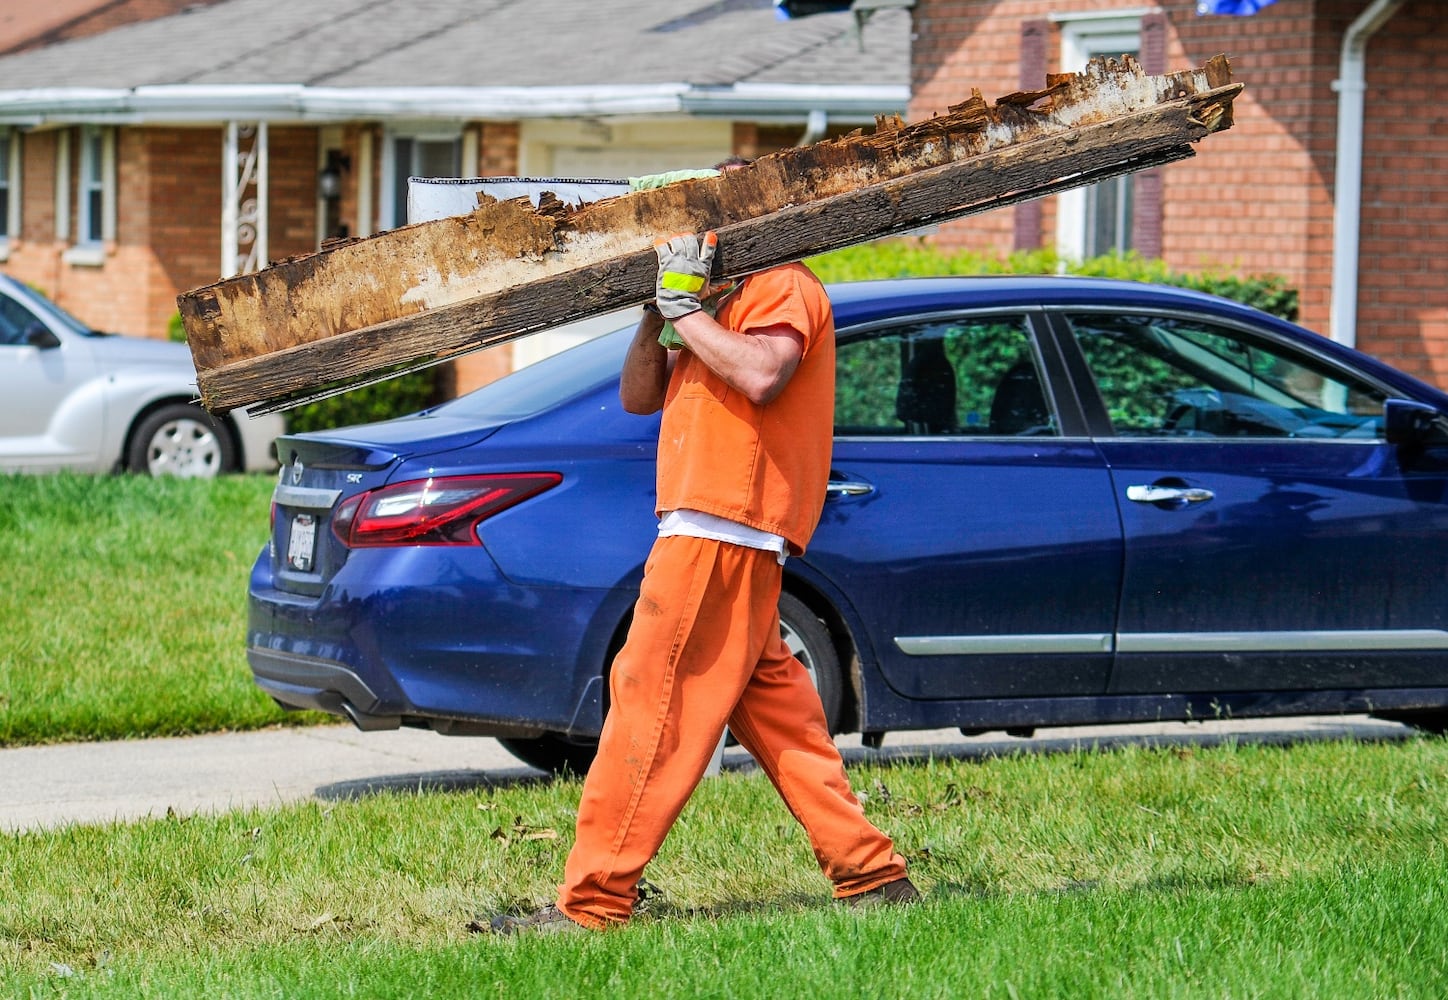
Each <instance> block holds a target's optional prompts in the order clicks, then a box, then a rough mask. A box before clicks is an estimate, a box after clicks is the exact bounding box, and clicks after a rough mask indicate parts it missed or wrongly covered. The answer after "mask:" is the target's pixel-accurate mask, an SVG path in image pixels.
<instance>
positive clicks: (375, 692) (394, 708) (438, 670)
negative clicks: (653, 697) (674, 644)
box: [247, 551, 626, 737]
mask: <svg viewBox="0 0 1448 1000" xmlns="http://www.w3.org/2000/svg"><path fill="white" fill-rule="evenodd" d="M357 555H364V558H358V559H354V560H351V561H349V565H348V566H346V567H345V568H344V569H343V571H342V572H341V573H339V574H338V576H337V577H334V578H333V579H332V580H331V581H330V582H329V583H328V584H327V585H326V586H325V587H324V588H323V593H322V594H321V595H320V596H317V597H310V596H307V595H301V594H295V593H289V592H286V591H282V590H279V589H277V588H276V586H275V585H274V581H273V579H272V575H271V571H270V568H269V566H268V565H267V563H268V562H269V560H268V557H267V554H266V553H263V554H262V557H261V559H260V560H258V565H257V566H256V567H254V569H253V573H252V579H251V587H250V591H249V604H248V619H249V620H248V627H247V660H248V662H249V663H250V665H251V669H252V673H253V676H254V679H255V682H256V684H257V686H258V687H260V688H261V689H262V690H263V691H265V692H266V693H267V694H269V695H270V696H271V697H272V698H273V699H274V700H276V701H277V702H278V703H279V704H281V705H283V706H284V707H287V708H294V709H313V710H319V711H323V712H328V713H331V714H334V715H341V716H345V717H346V718H348V719H351V720H352V722H353V723H354V724H355V725H357V726H358V727H359V728H361V729H364V730H370V729H390V728H396V727H398V726H399V725H401V726H421V727H427V728H433V729H438V730H439V731H442V732H456V733H469V734H478V735H492V736H528V735H538V734H541V733H544V732H551V733H562V734H569V735H578V736H589V737H591V736H596V735H597V734H598V731H599V729H600V728H601V726H602V710H603V706H602V702H603V684H602V673H603V665H604V664H605V663H606V662H607V654H608V649H609V646H610V643H611V641H612V634H613V632H614V630H615V629H616V627H617V624H618V620H619V617H620V616H621V615H622V614H623V613H624V612H625V611H626V606H625V607H624V608H622V609H620V608H618V607H614V606H613V604H614V603H616V602H612V596H611V592H609V591H600V590H588V589H572V588H547V587H537V588H534V587H518V586H516V585H513V584H509V583H507V582H506V581H502V580H501V579H497V578H494V579H491V580H489V581H487V585H486V586H484V585H482V581H479V580H477V579H476V578H474V579H473V580H472V581H461V580H460V579H459V567H458V565H457V563H451V564H448V563H447V562H446V560H447V555H446V553H443V552H441V551H433V552H430V553H429V552H416V553H412V554H411V555H410V556H409V559H411V560H413V561H414V562H413V564H412V565H410V566H407V567H406V572H407V573H408V574H409V575H410V576H412V577H414V578H422V579H429V580H434V581H438V582H436V583H433V584H431V585H410V586H400V585H397V584H394V583H392V582H390V578H391V577H392V576H395V574H394V573H391V572H389V570H391V569H394V568H395V566H394V564H392V563H389V562H387V561H385V560H381V559H378V560H376V561H372V562H369V560H368V559H366V558H365V555H366V553H354V557H355V556H357ZM403 561H404V562H406V561H407V560H403ZM611 602H612V603H611Z"/></svg>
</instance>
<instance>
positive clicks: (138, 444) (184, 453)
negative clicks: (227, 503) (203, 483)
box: [126, 403, 236, 479]
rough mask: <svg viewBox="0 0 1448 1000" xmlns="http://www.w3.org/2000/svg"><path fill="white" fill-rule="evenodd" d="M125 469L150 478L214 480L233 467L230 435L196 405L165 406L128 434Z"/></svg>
mask: <svg viewBox="0 0 1448 1000" xmlns="http://www.w3.org/2000/svg"><path fill="white" fill-rule="evenodd" d="M126 468H127V469H129V470H130V471H131V472H136V473H140V474H142V475H149V476H178V477H181V478H184V479H214V478H215V477H217V476H219V475H221V474H222V473H223V472H231V471H233V470H234V469H235V468H236V445H235V443H234V442H233V441H232V440H231V432H230V431H229V430H227V428H226V426H225V425H224V424H222V423H221V422H220V421H219V420H217V419H216V418H215V417H213V416H212V415H211V414H209V413H207V412H206V411H205V410H204V409H202V408H201V407H199V406H194V405H191V404H189V403H168V404H167V405H165V406H162V407H158V408H157V409H155V410H152V411H151V412H150V413H148V414H146V416H145V417H143V418H142V419H141V420H140V421H139V422H138V423H137V424H136V426H135V429H134V430H133V431H132V432H131V441H130V447H129V448H128V450H127V453H126Z"/></svg>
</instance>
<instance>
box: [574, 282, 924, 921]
mask: <svg viewBox="0 0 1448 1000" xmlns="http://www.w3.org/2000/svg"><path fill="white" fill-rule="evenodd" d="M717 319H718V321H719V323H720V325H722V326H724V327H725V328H727V329H729V330H733V331H735V332H737V333H740V334H744V333H747V332H748V331H749V330H751V329H759V328H764V327H769V326H775V325H778V324H781V323H782V324H786V325H788V326H790V327H793V328H794V329H795V330H797V331H799V333H800V334H802V335H803V336H804V338H805V345H804V354H803V356H802V358H801V360H800V363H799V366H798V367H797V368H796V370H795V372H794V374H793V375H792V376H791V378H790V380H789V382H788V383H787V384H786V385H785V387H784V389H783V391H782V392H781V393H780V394H779V395H778V396H777V397H776V398H775V399H774V400H772V401H771V402H770V403H768V404H766V405H763V406H759V405H756V404H754V403H752V402H751V401H749V400H748V399H746V398H745V397H744V396H743V394H742V393H739V392H738V391H736V390H734V389H731V388H730V387H729V386H728V385H727V384H726V383H725V382H724V381H723V380H721V379H720V378H719V377H718V376H717V375H715V374H714V373H713V372H712V371H710V370H709V369H708V368H707V367H706V366H705V365H704V364H703V362H701V361H699V360H698V358H696V357H695V356H694V355H693V354H692V353H691V352H690V351H688V349H687V348H686V349H684V350H683V351H681V352H680V354H679V356H678V359H677V361H676V362H675V367H674V371H673V374H672V376H671V378H670V382H669V386H668V390H667V393H666V396H665V401H664V411H663V423H662V426H661V428H660V432H659V456H658V512H659V513H660V514H663V513H666V512H668V511H671V510H680V509H686V510H696V511H702V512H704V513H708V514H713V515H716V516H719V517H724V518H727V519H728V520H731V521H734V522H737V523H739V524H744V525H747V526H749V527H752V528H755V529H758V530H761V531H765V532H770V533H772V534H777V535H781V536H783V537H784V538H785V540H786V542H787V543H788V545H789V548H790V550H791V551H792V552H793V553H794V554H796V555H798V554H800V553H803V552H804V549H805V546H806V544H807V543H808V541H809V538H810V535H811V534H813V532H814V528H815V525H816V524H817V523H818V521H819V516H820V510H821V505H822V503H823V500H824V496H825V485H826V481H827V479H828V477H829V464H830V449H831V439H832V433H833V417H834V376H835V345H834V317H833V313H832V312H831V309H830V305H829V299H828V297H827V296H826V295H825V292H824V289H823V288H822V287H821V286H820V284H819V282H818V281H817V280H816V279H815V277H814V275H813V274H811V273H810V272H809V271H808V270H807V269H806V268H804V267H803V266H801V265H797V264H794V265H787V266H784V267H779V268H774V269H771V270H769V271H765V272H761V273H760V274H756V275H753V276H751V277H750V278H748V279H747V280H746V281H745V282H744V283H743V285H742V286H741V287H740V288H739V290H738V291H736V292H735V293H734V294H733V295H732V296H731V297H730V298H728V299H727V300H725V302H724V304H723V305H722V306H721V308H720V310H719V313H718V316H717ZM781 579H782V568H781V566H780V564H779V560H778V558H777V557H776V555H775V554H774V553H772V552H769V551H766V550H763V549H755V548H749V547H746V546H742V545H736V544H732V543H729V542H720V541H715V540H712V539H704V538H695V537H691V536H673V537H661V538H659V539H658V540H657V541H656V542H655V543H654V547H653V549H652V551H651V552H650V554H649V559H648V562H647V563H646V564H645V567H644V579H643V583H642V585H641V587H640V593H639V600H638V603H637V605H636V606H635V609H634V618H633V623H632V625H631V627H630V629H629V634H628V639H627V640H626V642H625V643H624V647H623V649H622V650H621V651H620V652H619V654H618V656H617V658H616V659H615V660H614V663H613V669H612V673H611V674H610V678H609V693H610V696H611V705H610V708H609V712H608V716H607V718H606V719H605V720H604V725H603V732H602V735H601V736H600V738H599V746H598V756H597V758H596V759H595V761H594V764H593V766H592V767H591V768H590V769H589V772H588V776H587V778H586V779H585V781H584V784H583V797H582V800H581V801H580V803H579V807H578V827H577V839H576V841H575V843H574V846H573V850H572V851H571V852H570V854H569V856H568V863H567V865H566V867H565V870H564V882H563V885H562V886H561V887H560V890H559V897H558V907H559V909H561V910H562V911H563V912H564V913H565V914H567V915H568V916H569V917H571V918H572V919H573V920H575V921H577V922H578V923H581V924H584V925H585V926H589V927H594V928H599V927H604V926H608V925H610V924H616V923H621V922H623V921H626V920H628V918H629V916H630V914H631V913H632V910H633V904H634V901H635V898H636V896H637V891H636V889H635V886H636V884H637V882H638V880H639V878H640V877H641V876H642V874H643V870H644V866H645V865H646V864H648V862H649V861H650V860H651V859H652V858H653V857H654V855H655V853H656V852H657V851H658V849H659V847H660V846H661V845H662V844H663V842H664V838H665V836H667V834H668V832H669V829H670V827H671V826H672V825H673V823H674V821H675V819H677V818H678V815H679V813H680V812H681V811H682V810H683V808H684V804H685V803H686V802H687V801H688V798H689V795H690V794H691V793H692V792H693V790H694V788H695V786H696V785H697V784H698V782H699V779H700V778H701V777H703V775H704V771H705V769H706V768H707V767H708V764H709V761H710V758H711V757H712V754H713V751H714V748H715V746H716V745H717V744H718V742H719V738H720V736H721V735H722V733H723V731H724V727H725V726H726V725H728V727H729V729H730V731H731V732H732V733H733V734H734V735H735V737H736V738H737V739H738V740H739V742H740V744H742V745H743V746H744V748H745V749H747V750H748V751H749V752H750V753H751V754H752V755H753V757H754V759H755V760H756V761H757V762H758V763H759V766H760V767H761V768H762V769H763V770H764V772H765V774H767V775H768V776H769V780H770V781H771V782H773V783H774V787H775V788H776V789H777V790H778V791H779V794H780V796H781V797H782V798H783V799H784V801H785V804H786V805H787V806H788V807H789V810H790V812H791V813H792V814H793V815H794V816H795V818H796V819H797V820H799V822H800V823H801V824H802V825H803V826H804V828H805V830H806V832H807V833H808V835H809V839H810V844H811V846H812V847H813V849H814V853H815V857H816V858H817V859H818V860H819V864H820V867H821V869H822V870H823V871H824V873H825V875H826V877H828V878H829V879H830V881H831V882H832V883H833V884H834V892H835V895H836V896H838V897H843V896H851V895H854V894H856V893H861V892H866V891H868V890H870V889H873V888H875V887H877V886H880V885H883V884H885V883H886V882H891V881H894V880H895V879H898V878H901V877H903V876H904V875H905V861H904V859H903V858H902V857H901V856H900V855H899V854H898V853H897V852H896V851H895V848H894V844H893V843H892V842H891V840H890V838H889V837H887V836H885V834H883V833H881V832H880V831H879V830H878V829H876V828H875V826H874V825H873V824H871V823H870V822H869V820H867V819H866V818H865V815H864V810H863V809H862V808H861V806H860V803H859V801H858V800H857V799H856V798H855V796H854V794H853V793H852V792H851V791H850V786H849V781H848V779H847V778H846V776H845V771H844V765H843V762H842V761H841V759H840V754H839V751H838V750H837V749H836V747H835V744H834V741H833V739H832V738H831V736H830V733H829V729H828V726H827V723H826V721H825V718H824V712H823V710H822V708H821V707H820V701H819V697H818V695H817V694H816V693H815V690H814V686H813V684H812V683H811V681H810V679H809V675H808V673H807V672H806V671H805V669H804V667H803V665H802V664H800V662H799V661H798V660H796V659H795V658H794V657H793V656H792V655H791V654H790V652H789V650H788V648H787V647H786V646H785V644H784V642H783V640H782V639H781V638H780V634H779V610H778V602H779V592H780V584H781Z"/></svg>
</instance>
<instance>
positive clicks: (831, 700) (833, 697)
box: [779, 594, 843, 732]
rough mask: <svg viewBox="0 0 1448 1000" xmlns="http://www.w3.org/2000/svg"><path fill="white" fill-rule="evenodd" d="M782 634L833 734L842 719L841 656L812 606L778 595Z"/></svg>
mask: <svg viewBox="0 0 1448 1000" xmlns="http://www.w3.org/2000/svg"><path fill="white" fill-rule="evenodd" d="M779 631H780V635H781V636H782V637H783V638H784V644H785V645H786V646H788V647H789V651H790V652H791V653H793V654H794V656H795V659H797V660H799V662H800V663H803V664H804V668H805V670H807V671H809V677H810V680H812V681H814V686H815V690H816V691H818V692H819V695H820V705H821V706H822V707H823V708H824V710H825V722H826V723H827V724H828V725H829V727H830V732H834V730H835V724H836V723H837V722H839V719H840V702H841V701H842V700H843V699H842V692H841V690H840V687H841V684H842V683H843V679H842V678H841V677H840V656H839V653H837V652H835V644H834V642H833V641H831V639H830V632H829V629H827V628H825V623H824V622H822V621H820V619H819V616H818V615H816V614H815V613H814V612H813V611H811V610H810V609H809V606H808V605H806V604H805V603H804V602H803V601H801V600H800V599H799V598H798V597H795V596H794V595H793V594H780V595H779Z"/></svg>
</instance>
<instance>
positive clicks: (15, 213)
mask: <svg viewBox="0 0 1448 1000" xmlns="http://www.w3.org/2000/svg"><path fill="white" fill-rule="evenodd" d="M19 181H20V139H19V137H18V136H17V135H16V134H15V133H14V131H12V130H11V129H0V253H3V251H4V250H5V248H6V247H7V245H8V244H9V242H10V239H11V237H13V236H18V235H20V192H19V191H18V190H17V188H18V187H19Z"/></svg>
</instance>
